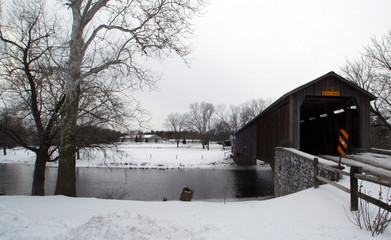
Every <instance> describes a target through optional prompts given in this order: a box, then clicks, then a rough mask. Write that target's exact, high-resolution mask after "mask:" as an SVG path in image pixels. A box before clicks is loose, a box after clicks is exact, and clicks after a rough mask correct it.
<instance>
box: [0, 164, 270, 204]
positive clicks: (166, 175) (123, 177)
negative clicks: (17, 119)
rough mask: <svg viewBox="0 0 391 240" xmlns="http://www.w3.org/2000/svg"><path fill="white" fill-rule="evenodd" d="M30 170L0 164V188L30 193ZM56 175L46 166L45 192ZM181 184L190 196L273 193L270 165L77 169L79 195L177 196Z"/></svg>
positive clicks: (149, 198) (207, 197) (153, 198)
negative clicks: (187, 188) (240, 167)
mask: <svg viewBox="0 0 391 240" xmlns="http://www.w3.org/2000/svg"><path fill="white" fill-rule="evenodd" d="M33 170H34V167H33V166H27V165H14V164H3V165H2V164H0V191H3V192H5V193H6V194H7V195H30V193H31V184H32V176H33ZM56 177H57V168H47V170H46V184H45V191H46V194H47V195H51V194H53V193H54V189H55V184H56ZM184 187H189V188H191V189H193V190H194V196H193V200H211V199H225V198H227V199H242V198H259V197H265V196H270V195H272V194H273V189H274V186H273V171H272V170H271V169H269V168H246V169H229V170H227V169H168V170H159V169H109V168H78V169H77V194H78V196H79V197H98V198H114V199H129V200H143V201H161V200H162V199H163V198H164V197H166V198H167V199H168V200H178V199H179V197H180V194H181V192H182V189H183V188H184Z"/></svg>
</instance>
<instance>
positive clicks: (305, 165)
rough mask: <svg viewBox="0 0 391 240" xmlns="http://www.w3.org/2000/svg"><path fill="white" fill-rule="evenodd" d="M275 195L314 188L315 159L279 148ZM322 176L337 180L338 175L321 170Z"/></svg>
mask: <svg viewBox="0 0 391 240" xmlns="http://www.w3.org/2000/svg"><path fill="white" fill-rule="evenodd" d="M274 156H275V157H274V158H275V163H274V164H275V167H274V194H275V196H276V197H280V196H284V195H287V194H291V193H295V192H298V191H301V190H304V189H307V188H311V187H314V166H313V159H314V158H315V156H311V155H309V154H306V153H301V152H299V151H297V150H295V149H291V148H282V147H278V148H276V149H275V155H274ZM319 175H320V176H322V177H324V178H327V179H330V180H333V181H335V180H337V174H336V173H334V172H331V171H327V170H323V169H321V170H320V173H319Z"/></svg>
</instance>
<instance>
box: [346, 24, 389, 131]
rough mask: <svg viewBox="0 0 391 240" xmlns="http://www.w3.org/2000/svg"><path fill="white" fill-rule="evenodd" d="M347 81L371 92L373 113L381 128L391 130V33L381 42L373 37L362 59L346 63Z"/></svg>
mask: <svg viewBox="0 0 391 240" xmlns="http://www.w3.org/2000/svg"><path fill="white" fill-rule="evenodd" d="M341 71H342V73H343V75H344V77H345V78H346V79H348V80H349V81H352V82H354V83H356V84H357V85H358V86H360V87H362V88H363V89H365V90H367V91H369V92H371V93H372V94H374V95H375V96H377V99H376V100H375V101H373V102H371V112H372V113H373V114H374V115H375V116H376V118H377V119H378V121H376V122H380V123H381V126H383V127H387V128H388V129H391V122H390V120H391V31H389V32H388V34H385V35H384V36H383V37H382V38H381V39H380V40H378V39H377V38H375V37H373V38H372V43H371V44H370V45H369V46H367V47H366V48H365V50H364V52H363V53H362V54H361V56H360V58H358V59H357V60H355V61H349V60H347V61H346V64H345V65H344V66H343V67H342V68H341Z"/></svg>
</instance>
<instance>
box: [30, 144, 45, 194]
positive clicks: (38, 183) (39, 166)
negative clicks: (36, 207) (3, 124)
mask: <svg viewBox="0 0 391 240" xmlns="http://www.w3.org/2000/svg"><path fill="white" fill-rule="evenodd" d="M48 160H49V154H48V150H46V151H45V150H42V149H41V150H40V152H38V153H36V159H35V167H34V176H33V186H32V191H31V195H33V196H34V195H35V196H44V195H45V169H46V162H47V161H48Z"/></svg>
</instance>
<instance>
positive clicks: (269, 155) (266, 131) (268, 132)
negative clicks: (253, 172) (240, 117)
mask: <svg viewBox="0 0 391 240" xmlns="http://www.w3.org/2000/svg"><path fill="white" fill-rule="evenodd" d="M256 126H257V158H258V159H260V160H262V161H264V162H267V163H270V164H274V161H273V160H274V148H275V147H281V146H290V145H291V143H290V139H289V104H285V105H284V106H282V107H280V108H279V109H278V110H276V111H274V112H272V113H270V114H269V115H267V116H265V117H263V118H262V119H259V121H257V123H256Z"/></svg>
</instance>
